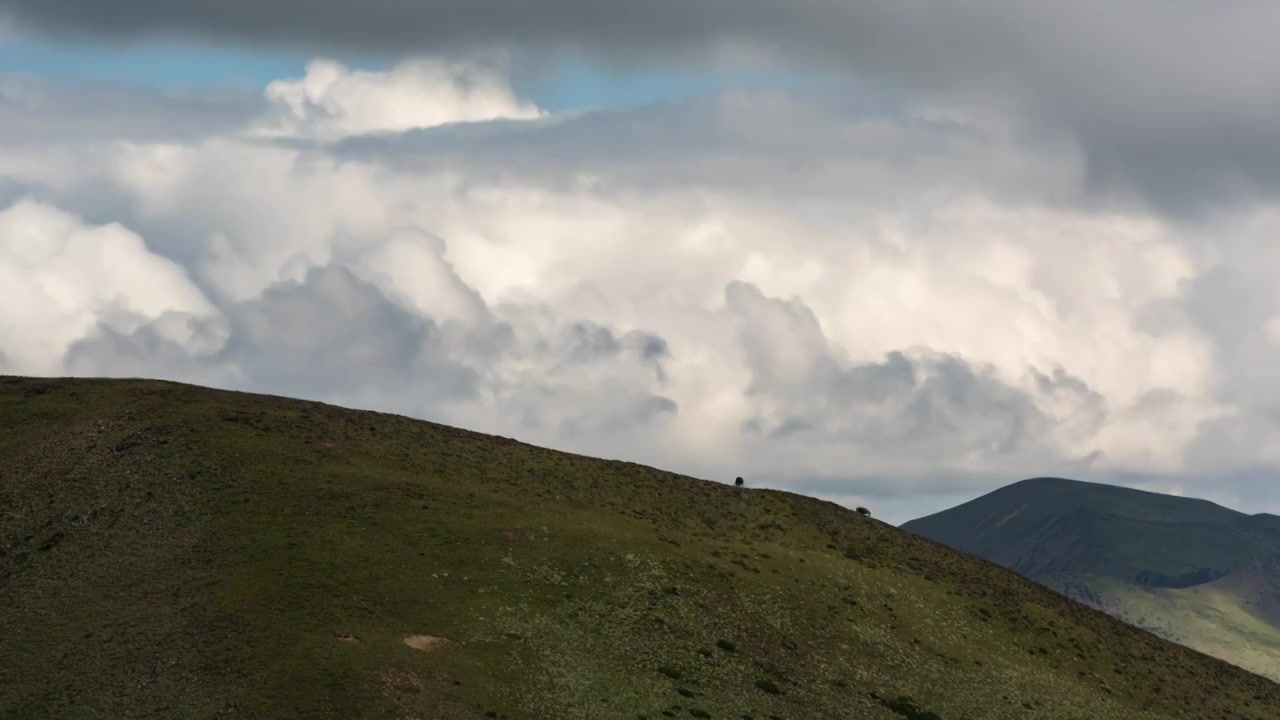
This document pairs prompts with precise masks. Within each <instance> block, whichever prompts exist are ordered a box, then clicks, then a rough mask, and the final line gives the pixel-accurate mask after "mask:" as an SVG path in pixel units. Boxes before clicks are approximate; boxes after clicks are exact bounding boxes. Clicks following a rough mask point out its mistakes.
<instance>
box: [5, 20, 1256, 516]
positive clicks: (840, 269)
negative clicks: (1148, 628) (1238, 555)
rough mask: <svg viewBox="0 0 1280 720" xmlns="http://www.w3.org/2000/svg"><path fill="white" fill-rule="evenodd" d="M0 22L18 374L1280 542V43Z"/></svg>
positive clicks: (906, 501)
mask: <svg viewBox="0 0 1280 720" xmlns="http://www.w3.org/2000/svg"><path fill="white" fill-rule="evenodd" d="M352 7H354V6H352V5H351V4H350V3H348V2H345V1H343V2H339V1H338V0H274V1H273V2H266V3H264V2H262V1H261V0H255V1H254V2H247V1H245V0H224V2H221V3H216V4H210V3H155V2H151V1H150V0H0V372H4V373H13V374H24V375H41V376H65V375H77V376H112V377H119V376H129V377H137V376H146V377H160V378H168V379H174V380H180V381H185V382H194V383H199V384H204V385H211V386H215V387H223V388H232V389H240V390H251V391H255V392H265V393H271V394H278V395H288V396H294V397H303V398H310V399H316V400H322V401H326V402H332V403H337V404H341V405H346V406H351V407H358V408H367V409H375V410H381V411H387V412H395V413H400V414H405V415H409V416H413V417H420V418H427V419H431V420H435V421H439V422H446V423H449V424H453V425H458V426H462V427H466V428H470V429H475V430H479V431H483V432H489V433H495V434H499V435H504V436H508V437H516V438H519V439H521V440H524V441H526V442H531V443H536V444H540V445H545V446H550V447H555V448H559V449H564V450H570V451H574V452H579V453H584V454H590V455H597V456H604V457H612V458H622V459H627V460H633V461H637V462H642V463H646V464H650V465H655V466H659V467H662V468H664V469H670V470H675V471H678V472H684V473H688V474H692V475H695V476H698V477H704V478H708V479H713V480H720V481H732V479H733V478H734V477H735V476H739V475H741V476H743V477H745V478H746V479H747V482H748V483H749V484H750V485H752V486H757V487H775V488H783V489H788V490H792V491H796V492H801V493H805V494H809V495H814V496H818V497H823V498H826V499H830V500H833V501H836V502H840V503H843V504H846V505H849V506H854V505H866V506H868V507H870V508H872V510H873V512H874V513H875V514H876V515H877V517H881V518H883V519H886V520H888V521H890V522H895V523H896V522H902V521H905V520H908V519H910V518H913V517H917V516H920V515H923V514H927V513H931V512H936V511H938V510H941V509H943V508H946V507H949V506H951V505H954V504H956V503H958V502H962V501H964V500H967V499H970V498H972V497H975V496H977V495H980V494H982V493H985V492H988V491H990V490H993V489H995V488H997V487H1000V486H1002V485H1005V484H1008V483H1010V482H1013V481H1016V480H1019V479H1022V478H1026V477H1032V476H1038V475H1061V476H1067V477H1073V478H1078V479H1084V480H1094V481H1101V482H1112V483H1118V484H1125V485H1129V486H1133V487H1140V488H1144V489H1149V490H1156V491H1160V492H1170V493H1177V494H1184V495H1188V496H1196V497H1205V498H1208V499H1210V500H1214V501H1216V502H1220V503H1222V504H1225V505H1227V506H1229V507H1234V508H1237V509H1240V510H1244V511H1247V512H1275V513H1280V489H1278V488H1280V486H1277V484H1276V483H1274V482H1273V478H1274V477H1275V471H1276V469H1277V466H1278V465H1280V383H1278V382H1277V381H1280V284H1277V283H1276V282H1275V281H1274V278H1275V274H1276V272H1277V270H1280V244H1277V242H1276V239H1275V235H1276V233H1277V230H1280V45H1277V44H1275V43H1274V42H1272V41H1271V40H1272V38H1271V37H1270V36H1269V31H1268V29H1269V28H1272V27H1275V26H1276V25H1277V23H1280V6H1276V5H1275V4H1274V3H1267V2H1262V1H1261V0H1219V1H1217V2H1213V3H1209V2H1203V1H1202V0H1159V1H1157V0H1111V1H1109V2H1106V3H1103V2H1096V1H1094V0H1083V1H1082V2H1077V3H1052V4H1050V3H1034V4H1033V3H1023V2H1014V1H1013V0H969V1H968V2H966V3H959V4H957V3H951V2H944V1H943V0H838V1H833V0H794V1H793V2H789V3H777V2H773V1H772V0H733V1H732V2H731V1H730V0H679V1H677V0H654V1H653V2H648V3H598V2H587V1H586V0H540V2H516V1H515V0H469V1H467V2H463V1H462V0H417V1H416V2H404V1H403V0H367V1H366V2H364V3H361V4H360V7H359V10H358V11H356V10H352V9H351V8H352Z"/></svg>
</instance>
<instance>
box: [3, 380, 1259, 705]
mask: <svg viewBox="0 0 1280 720" xmlns="http://www.w3.org/2000/svg"><path fill="white" fill-rule="evenodd" d="M0 429H3V432H0V607H3V608H4V609H5V612H3V613H0V717H4V718H33V717H40V718H98V717H131V718H147V717H154V718H188V717H193V718H194V717H199V718H211V717H237V718H258V717H263V718H283V717H306V718H313V717H314V718H357V717H358V718H406V717H413V718H452V719H459V720H461V719H471V718H485V717H499V718H504V717H505V718H528V719H531V720H532V719H540V718H593V719H595V718H600V719H608V718H630V719H635V718H648V719H650V720H656V719H657V718H663V717H693V718H744V717H750V718H756V719H762V718H788V719H789V720H796V719H805V720H808V719H810V718H815V719H817V718H858V719H862V718H867V719H870V720H876V719H879V720H901V718H908V719H909V720H961V719H964V718H970V719H973V720H976V719H979V718H1046V719H1047V718H1052V719H1054V720H1072V719H1074V720H1086V719H1094V718H1097V719H1102V718H1124V719H1126V720H1128V719H1129V718H1195V720H1203V719H1204V718H1256V719H1258V720H1263V719H1264V718H1265V719H1267V720H1271V719H1273V718H1274V717H1276V716H1277V714H1278V713H1280V687H1278V686H1276V685H1275V684H1273V683H1270V682H1268V681H1266V680H1264V679H1263V678H1260V677H1258V676H1255V675H1251V674H1248V673H1245V672H1243V671H1241V670H1239V669H1237V668H1235V667H1232V666H1230V665H1227V664H1226V663H1222V662H1220V661H1218V660H1215V659H1213V658H1209V657H1207V656H1204V655H1201V654H1198V653H1195V652H1192V651H1190V650H1187V649H1186V648H1183V647H1180V646H1177V645H1174V644H1172V643H1169V642H1167V641H1164V640H1161V639H1159V638H1156V637H1155V636H1153V635H1151V634H1149V633H1145V632H1142V631H1140V630H1136V629H1134V628H1132V627H1130V626H1127V625H1124V624H1123V623H1120V622H1118V621H1116V620H1115V619H1113V618H1111V617H1109V616H1107V615H1105V614H1103V613H1101V612H1098V611H1095V610H1092V609H1090V608H1087V607H1084V606H1083V605H1080V604H1077V603H1073V602H1069V601H1067V600H1066V599H1064V598H1062V597H1061V596H1060V595H1058V594H1056V593H1053V592H1051V591H1050V590H1048V589H1046V588H1044V587H1042V586H1040V585H1037V584H1035V583H1032V582H1029V581H1027V580H1025V579H1023V578H1021V577H1019V576H1017V575H1016V574H1014V573H1011V572H1008V571H1007V570H1004V569H1002V568H999V567H997V566H996V565H994V564H992V563H989V562H986V561H983V560H980V559H977V558H974V557H970V556H966V555H962V554H959V553H956V552H954V551H952V550H949V549H947V548H945V547H942V546H940V545H938V544H936V543H933V542H930V541H928V540H925V539H922V538H919V537H916V536H914V535H912V534H909V533H906V532H902V531H900V530H898V529H896V528H893V527H890V526H887V525H885V524H883V523H880V522H878V521H874V520H870V519H867V518H863V517H860V516H858V515H856V514H854V513H851V512H849V511H847V510H845V509H844V508H841V507H839V506H836V505H833V504H831V503H826V502H821V501H817V500H814V499H811V498H805V497H800V496H796V495H791V494H787V493H781V492H773V491H755V490H746V491H737V490H734V489H733V488H730V487H727V486H725V485H721V484H718V483H711V482H705V481H699V480H694V479H691V478H686V477H681V476H677V475H672V474H669V473H664V472H661V471H657V470H653V469H650V468H645V467H642V466H639V465H635V464H630V463H622V462H614V461H605V460H595V459H591V458H585V457H580V456H574V455H569V454H564V453H557V452H552V451H549V450H543V449H540V448H536V447H531V446H528V445H523V444H520V443H517V442H514V441H511V440H507V439H503V438H497V437H490V436H484V435H479V434H475V433H469V432H465V431H461V430H456V429H453V428H448V427H443V426H439V425H434V424H431V423H425V422H418V421H413V420H409V419H407V418H402V417H395V416H388V415H381V414H376V413H369V412H356V411H350V410H344V409H341V408H335V407H331V406H326V405H321V404H317V403H308V402H301V401H294V400H285V399H281V398H272V397H263V396H254V395H247V394H239V393H228V392H220V391H213V390H207V389H203V388H197V387H191V386H185V385H177V384H172V383H162V382H151V381H106V380H37V379H22V378H0Z"/></svg>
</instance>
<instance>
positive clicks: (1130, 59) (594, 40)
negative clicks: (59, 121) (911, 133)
mask: <svg viewBox="0 0 1280 720" xmlns="http://www.w3.org/2000/svg"><path fill="white" fill-rule="evenodd" d="M6 11H7V14H8V15H9V16H10V17H11V21H12V22H14V23H15V24H16V25H17V26H18V27H20V28H24V29H26V30H27V31H30V30H37V31H46V32H52V33H55V34H57V33H61V34H66V33H71V34H74V35H76V36H83V35H90V36H94V37H113V38H136V37H139V36H148V35H156V34H160V35H164V34H173V33H178V34H181V35H186V36H196V37H200V38H205V39H212V40H214V41H219V42H226V43H234V44H242V43H249V44H251V45H256V46H258V47H265V48H280V47H289V48H294V49H298V48H304V49H306V50H309V51H313V52H325V53H330V52H335V53H345V52H358V53H374V54H379V55H384V56H389V57H395V58H398V57H403V56H409V55H418V54H429V55H437V56H440V55H453V56H460V55H465V54H471V53H475V52H492V51H495V50H496V51H499V52H502V53H505V54H508V55H510V56H512V57H514V58H516V59H517V62H521V63H523V64H525V65H530V64H533V63H534V61H536V60H538V59H539V58H545V57H582V56H585V57H587V58H591V59H593V61H595V62H598V63H605V64H612V65H615V66H618V67H625V66H634V65H636V64H641V65H644V66H648V67H653V66H666V67H668V68H673V69H679V68H688V67H692V66H694V65H698V64H701V65H706V64H707V63H737V64H741V63H743V62H748V63H755V64H768V65H772V66H784V67H791V68H792V69H793V70H794V71H795V72H797V73H801V74H807V73H810V72H813V71H815V70H818V71H826V72H830V73H832V74H834V75H836V76H844V75H850V74H853V75H858V76H862V77H865V78H870V79H872V80H874V81H876V82H880V83H887V84H890V85H892V86H895V87H899V88H903V89H905V90H906V91H908V92H910V93H915V94H918V95H919V96H921V97H924V98H927V99H929V100H931V101H934V102H937V103H940V104H943V105H951V106H956V107H963V108H965V109H966V111H967V112H972V113H979V114H985V115H988V116H1000V117H1004V118H1005V119H1006V120H1008V121H1010V122H1014V123H1016V124H1022V125H1025V126H1027V127H1028V128H1032V129H1033V130H1030V131H1032V132H1054V133H1061V134H1063V135H1065V136H1067V137H1070V138H1072V139H1075V140H1077V141H1079V142H1080V143H1081V146H1082V148H1083V149H1084V152H1085V157H1086V159H1087V161H1088V171H1089V180H1090V188H1091V190H1092V191H1093V192H1094V193H1096V194H1099V195H1101V196H1102V197H1103V199H1105V200H1108V201H1111V200H1114V197H1113V196H1114V195H1117V194H1118V196H1119V197H1122V198H1123V197H1129V198H1131V199H1136V200H1139V201H1144V202H1153V203H1156V204H1157V205H1158V206H1159V207H1161V208H1163V209H1165V210H1169V211H1179V212H1184V213H1190V212H1202V211H1205V210H1207V209H1211V208H1214V207H1217V206H1218V205H1220V204H1223V203H1227V204H1232V203H1237V202H1240V201H1242V200H1247V199H1249V198H1252V197H1255V196H1264V197H1274V195H1275V193H1276V191H1277V189H1280V186H1278V183H1280V156H1278V155H1277V153H1278V152H1280V151H1277V150H1276V149H1275V148H1277V147H1280V142H1277V140H1278V139H1280V138H1278V137H1277V132H1278V131H1277V130H1276V128H1277V127H1280V123H1278V122H1277V120H1280V94H1277V93H1276V92H1275V88H1276V87H1277V86H1280V85H1278V81H1280V76H1278V74H1280V48H1277V45H1276V43H1274V42H1273V38H1272V36H1271V33H1270V32H1269V29H1270V28H1272V27H1275V26H1276V25H1277V22H1278V21H1280V8H1277V7H1276V6H1275V5H1274V4H1273V3H1268V2H1263V1H1262V0H1228V1H1227V2H1220V3H1195V2H1174V3H1170V2H1167V1H1165V0H1124V1H1123V2H1119V3H1117V2H1106V3H1104V2H1100V1H1099V0H1089V1H1087V2H1077V3H1068V4H1062V3H1030V4H1029V3H1023V2H1015V1H1014V0H978V1H976V2H968V3H965V4H963V5H957V4H955V3H948V2H943V1H942V0H911V1H909V2H899V1H898V0H851V1H849V2H839V3H833V2H828V1H826V0H797V1H796V2H789V3H786V4H785V5H783V4H779V3H776V2H773V1H772V0H731V1H730V0H694V1H692V2H687V1H676V0H660V1H658V2H647V3H644V4H643V5H640V6H633V5H630V4H616V3H605V4H601V3H594V2H586V1H584V0H555V1H553V2H538V3H513V2H506V1H505V0H502V1H500V0H486V1H483V2H475V1H474V0H471V1H468V2H462V1H461V0H424V1H423V2H414V3H406V2H402V1H401V0H371V1H370V2H366V3H363V4H362V5H361V6H360V9H359V11H353V10H352V8H351V6H350V5H349V3H346V2H339V1H338V0H281V1H279V2H273V3H270V4H265V5H264V4H263V3H254V2H246V1H245V0H228V1H227V2H224V3H219V4H217V5H216V6H214V5H208V4H201V3H167V4H156V3H154V2H146V1H142V0H0V12H6Z"/></svg>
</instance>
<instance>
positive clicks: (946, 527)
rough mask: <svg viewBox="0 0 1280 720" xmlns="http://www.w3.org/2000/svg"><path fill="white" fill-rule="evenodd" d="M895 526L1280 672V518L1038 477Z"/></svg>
mask: <svg viewBox="0 0 1280 720" xmlns="http://www.w3.org/2000/svg"><path fill="white" fill-rule="evenodd" d="M902 528H903V529H905V530H908V531H910V532H913V533H916V534H919V535H921V536H923V537H927V538H930V539H932V540H935V541H937V542H941V543H943V544H945V545H948V546H951V547H954V548H957V549H960V550H963V551H965V552H970V553H973V554H975V555H978V556H980V557H984V558H987V559H990V560H992V561H994V562H997V563H999V564H1001V565H1004V566H1005V567H1008V568H1011V569H1013V570H1016V571H1017V572H1019V573H1022V574H1023V575H1026V576H1027V577H1029V578H1032V579H1034V580H1036V581H1038V582H1041V583H1044V584H1045V585H1048V586H1049V587H1051V588H1054V589H1056V590H1058V591H1060V592H1063V593H1065V594H1067V595H1068V596H1070V597H1073V598H1075V599H1077V600H1080V601H1082V602H1086V603H1089V604H1091V605H1093V606H1095V607H1098V608H1100V609H1102V610H1105V611H1106V612H1108V613H1111V614H1112V615H1115V616H1116V617H1119V618H1122V619H1124V620H1125V621H1127V622H1131V623H1133V624H1136V625H1138V626H1139V627H1142V628H1145V629H1148V630H1150V631H1152V632H1155V633H1157V634H1159V635H1161V636H1162V637H1165V638H1168V639H1170V640H1173V641H1175V642H1179V643H1182V644H1185V645H1187V646H1189V647H1193V648H1195V649H1197V650H1200V651H1202V652H1206V653H1210V654H1213V655H1214V656H1216V657H1220V658H1223V659H1225V660H1228V661H1230V662H1233V663H1236V664H1238V665H1240V666H1241V667H1245V668H1248V669H1250V670H1252V671H1254V672H1258V673H1261V674H1264V675H1267V676H1269V677H1272V678H1274V679H1277V680H1280V518H1276V517H1275V516H1274V515H1266V514H1261V515H1246V514H1244V513H1240V512H1236V511H1234V510H1230V509H1227V508H1224V507H1222V506H1219V505H1216V504H1214V503H1211V502H1208V501H1205V500H1197V499H1191V498H1183V497H1176V496H1171V495H1162V494H1159V493H1150V492H1144V491H1140V490H1134V489H1131V488H1122V487H1114V486H1109V485H1102V484H1098V483H1088V482H1080V481H1075V480H1065V479H1061V478H1033V479H1031V480H1024V481H1022V482H1018V483H1014V484H1012V485H1009V486H1007V487H1004V488H1001V489H999V490H996V491H993V492H991V493H988V494H987V495H984V496H982V497H979V498H976V499H974V500H972V501H970V502H967V503H964V504H962V505H958V506H956V507H954V508H951V509H949V510H944V511H942V512H940V513H935V514H933V515H930V516H927V517H923V518H919V519H917V520H912V521H910V522H908V523H904V524H903V525H902Z"/></svg>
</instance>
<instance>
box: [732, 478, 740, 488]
mask: <svg viewBox="0 0 1280 720" xmlns="http://www.w3.org/2000/svg"><path fill="white" fill-rule="evenodd" d="M733 486H734V487H742V478H735V479H734V481H733Z"/></svg>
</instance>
